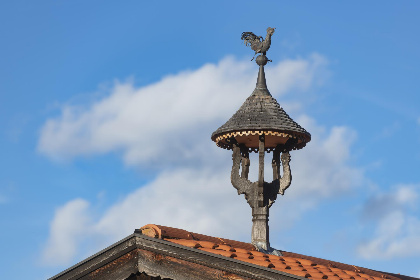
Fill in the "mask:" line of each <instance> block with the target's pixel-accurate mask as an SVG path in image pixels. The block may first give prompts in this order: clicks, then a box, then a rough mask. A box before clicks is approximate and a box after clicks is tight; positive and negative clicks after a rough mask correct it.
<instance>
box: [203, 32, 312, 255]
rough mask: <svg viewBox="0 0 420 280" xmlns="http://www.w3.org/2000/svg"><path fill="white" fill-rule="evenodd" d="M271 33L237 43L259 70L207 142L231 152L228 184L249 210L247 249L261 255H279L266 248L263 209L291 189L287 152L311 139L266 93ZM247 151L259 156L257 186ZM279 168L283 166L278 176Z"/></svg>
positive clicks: (266, 213)
mask: <svg viewBox="0 0 420 280" xmlns="http://www.w3.org/2000/svg"><path fill="white" fill-rule="evenodd" d="M274 30H275V29H274V28H270V27H269V28H267V36H266V38H265V39H264V40H263V39H262V37H261V36H256V35H255V34H254V33H252V32H243V33H242V37H241V39H242V40H244V42H245V44H246V45H247V46H250V47H251V48H252V50H254V51H255V55H257V54H259V55H258V56H257V58H256V63H257V64H258V65H259V72H258V78H257V84H256V87H255V89H254V91H253V92H252V94H251V95H250V96H249V97H248V98H247V99H246V100H245V102H244V103H243V104H242V106H241V107H240V108H239V110H238V111H237V112H236V113H235V114H234V115H233V116H232V117H231V118H230V119H229V120H228V121H227V122H226V123H225V124H224V125H222V126H221V127H219V128H218V129H217V130H216V131H215V132H213V134H212V136H211V139H212V140H213V141H214V142H216V144H217V146H219V147H221V148H224V149H228V150H233V156H232V159H233V166H232V173H231V182H232V185H233V186H234V187H235V188H236V189H237V190H238V194H245V198H246V200H247V202H248V204H249V205H250V206H251V208H252V217H253V218H252V221H253V226H252V235H251V239H252V244H254V246H256V247H257V248H258V249H259V250H261V251H265V252H271V253H279V252H278V251H275V250H274V251H273V249H272V248H271V247H270V242H269V230H268V216H269V208H270V207H271V206H272V204H273V203H274V201H275V200H276V198H277V194H281V195H283V194H284V191H285V190H286V189H287V188H288V187H289V186H290V184H291V181H292V175H291V171H290V165H289V162H290V154H289V152H290V151H291V150H299V149H301V148H303V147H305V145H306V143H307V142H309V141H310V140H311V135H310V134H309V133H308V132H307V131H306V130H305V129H304V128H303V127H301V126H300V125H299V124H298V123H296V122H295V121H294V120H293V119H292V118H290V117H289V115H288V114H287V113H286V112H285V111H284V109H283V108H282V107H281V106H280V105H279V103H278V102H277V101H276V99H274V98H273V97H272V96H271V94H270V92H269V91H268V89H267V84H266V79H265V73H264V66H265V65H266V64H267V63H268V62H269V61H270V60H268V58H267V56H266V52H267V50H268V49H269V48H270V45H271V35H272V34H273V33H274ZM254 57H255V56H254ZM253 59H254V58H253ZM253 59H252V60H253ZM250 152H257V153H258V154H259V160H258V164H259V167H258V181H257V182H251V181H249V180H248V174H249V166H250V159H249V153H250ZM266 152H267V153H270V152H272V153H273V160H272V169H273V180H272V182H271V183H267V182H265V181H264V157H265V153H266ZM281 165H283V172H282V173H283V174H282V175H281V174H280V166H281Z"/></svg>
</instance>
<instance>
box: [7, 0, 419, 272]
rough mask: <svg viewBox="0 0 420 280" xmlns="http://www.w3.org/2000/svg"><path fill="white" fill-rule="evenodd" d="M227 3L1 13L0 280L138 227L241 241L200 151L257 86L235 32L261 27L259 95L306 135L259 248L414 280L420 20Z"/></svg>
mask: <svg viewBox="0 0 420 280" xmlns="http://www.w3.org/2000/svg"><path fill="white" fill-rule="evenodd" d="M226 2H227V1H211V2H208V3H204V4H203V3H201V2H200V1H166V2H165V1H159V2H158V1H155V2H153V3H151V1H147V2H146V1H134V0H127V1H98V0H92V1H82V0H72V1H65V0H55V1H52V0H50V1H47V0H40V1H28V0H16V1H2V2H1V3H0V18H1V22H2V24H1V25H0V38H1V44H0V61H1V63H0V73H1V75H0V129H1V130H0V131H1V133H0V154H1V157H0V167H1V169H2V172H0V228H1V231H0V248H2V254H1V257H0V258H1V263H2V267H3V268H2V269H1V270H0V278H1V279H23V278H24V276H25V275H27V273H28V272H30V274H31V276H32V277H31V278H33V279H46V278H48V277H51V276H53V275H54V274H56V273H58V272H60V271H61V270H63V269H65V268H67V267H69V266H71V265H73V264H75V263H76V262H78V261H80V260H82V259H83V258H85V257H88V256H90V255H91V254H93V253H95V252H97V251H98V250H100V249H103V248H104V247H106V246H108V245H110V244H112V243H114V242H116V241H118V240H119V239H121V238H123V237H125V236H127V235H129V234H131V233H132V232H133V231H134V229H136V228H139V227H141V226H143V225H145V224H148V223H156V224H162V225H167V226H173V227H178V228H183V229H186V230H190V231H193V232H199V233H204V234H209V235H214V236H220V237H226V238H230V239H236V240H241V241H245V242H249V241H250V230H251V210H250V208H249V206H248V205H247V203H246V201H245V199H244V198H243V197H242V196H238V195H237V193H236V190H235V189H234V188H233V187H232V186H231V184H230V178H229V174H230V168H231V153H230V152H229V151H226V150H223V149H220V148H217V147H216V145H215V144H214V143H213V142H212V141H211V140H210V135H211V133H212V132H213V131H214V130H216V129H217V128H218V127H219V126H220V125H222V124H223V123H224V122H225V121H226V120H227V119H228V118H229V117H230V116H231V115H232V114H233V113H234V112H235V111H236V110H237V109H238V108H239V107H240V105H241V104H242V102H243V101H244V100H245V99H246V98H247V97H248V96H249V95H250V94H251V93H252V90H253V88H254V87H255V82H256V76H257V71H258V68H257V66H256V64H255V63H254V62H251V61H250V59H251V58H252V55H253V52H252V50H251V49H250V48H247V47H245V45H244V44H243V43H242V41H241V40H240V35H241V32H243V31H252V32H254V33H256V34H258V35H261V36H265V33H266V28H267V27H269V26H270V27H276V32H275V34H274V36H273V38H272V47H271V49H270V51H269V52H268V54H267V55H268V57H269V58H270V59H272V60H273V62H272V63H269V64H268V65H267V67H266V75H267V84H268V88H269V90H270V92H271V93H272V95H273V96H274V97H275V98H276V99H277V100H278V102H279V103H280V104H281V105H282V106H283V107H284V108H285V110H286V111H287V112H288V113H289V115H290V116H291V117H292V118H293V119H295V120H296V121H297V122H298V123H299V124H301V125H302V126H303V127H304V128H305V129H306V130H308V131H309V132H310V133H311V134H312V141H311V142H310V143H309V144H308V145H307V147H305V148H304V149H303V150H300V151H293V152H292V153H291V156H292V161H291V167H292V174H293V182H292V185H291V187H290V188H289V189H288V190H287V192H286V194H285V196H283V197H279V198H278V200H277V201H276V203H275V204H274V205H273V207H272V208H271V216H270V231H271V232H270V236H271V245H272V246H273V247H275V248H277V249H280V250H287V251H292V252H296V253H301V254H306V255H310V256H316V257H322V258H326V259H331V260H335V261H340V262H344V263H348V264H353V265H357V266H362V267H368V268H372V269H376V270H380V271H387V272H393V273H401V274H405V275H410V276H415V277H420V266H419V263H420V209H419V205H420V172H419V171H418V167H419V166H420V148H419V146H420V106H419V104H420V97H419V91H420V85H419V82H418V81H419V78H418V77H419V76H420V66H419V61H420V52H419V50H420V40H419V36H418V34H419V31H418V27H419V26H420V18H419V16H418V15H419V13H420V4H419V3H418V2H417V1H399V2H398V3H397V2H395V3H391V2H384V1H369V2H366V1H359V2H357V1H356V2H354V1H353V2H351V3H350V2H348V3H343V2H337V1H323V2H322V3H320V2H316V3H315V1H300V2H297V1H294V2H293V3H292V1H287V2H286V1H229V2H228V3H226ZM251 160H252V158H251ZM253 162H254V164H253V163H252V162H251V174H250V176H251V178H254V179H255V178H256V164H255V158H254V161H253ZM269 173H270V172H269V170H267V174H269ZM22 267H25V268H26V269H25V270H23V269H22Z"/></svg>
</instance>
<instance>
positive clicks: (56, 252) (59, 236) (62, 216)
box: [43, 199, 90, 265]
mask: <svg viewBox="0 0 420 280" xmlns="http://www.w3.org/2000/svg"><path fill="white" fill-rule="evenodd" d="M88 207H89V203H88V202H87V201H85V200H83V199H75V200H72V201H70V202H68V203H66V204H65V205H63V206H62V207H60V208H59V209H57V211H56V212H55V216H54V219H53V220H52V222H51V226H50V237H49V239H48V242H47V244H46V246H45V249H44V252H43V262H45V263H48V264H53V265H57V264H62V263H68V262H69V261H71V258H72V257H73V256H74V255H75V254H76V252H77V250H78V249H79V248H78V246H79V245H80V244H79V241H81V240H82V238H83V236H82V235H84V234H86V230H87V229H89V220H90V219H89V213H88V211H87V210H88Z"/></svg>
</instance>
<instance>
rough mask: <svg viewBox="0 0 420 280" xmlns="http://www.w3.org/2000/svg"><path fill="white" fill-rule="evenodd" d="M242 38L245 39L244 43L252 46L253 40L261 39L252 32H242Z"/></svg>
mask: <svg viewBox="0 0 420 280" xmlns="http://www.w3.org/2000/svg"><path fill="white" fill-rule="evenodd" d="M241 40H243V41H244V44H245V45H246V46H250V45H251V43H252V41H255V40H258V41H259V39H258V36H256V35H255V34H254V33H252V32H242V35H241Z"/></svg>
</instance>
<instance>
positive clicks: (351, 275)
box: [136, 224, 417, 280]
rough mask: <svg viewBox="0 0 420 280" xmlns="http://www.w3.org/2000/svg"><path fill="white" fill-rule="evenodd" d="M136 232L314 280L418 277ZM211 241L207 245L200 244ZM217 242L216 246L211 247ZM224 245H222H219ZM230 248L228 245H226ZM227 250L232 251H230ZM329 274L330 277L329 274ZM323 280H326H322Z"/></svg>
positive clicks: (161, 229)
mask: <svg viewBox="0 0 420 280" xmlns="http://www.w3.org/2000/svg"><path fill="white" fill-rule="evenodd" d="M136 232H141V233H142V234H144V235H146V236H149V237H153V238H158V239H164V240H166V241H168V242H173V243H177V244H179V245H182V246H186V247H190V248H195V249H197V250H202V251H206V252H210V253H214V254H218V255H222V256H227V257H229V258H235V259H237V260H240V261H245V262H248V263H253V264H256V265H262V266H265V267H268V268H272V269H275V270H281V271H283V272H287V273H289V274H294V275H298V276H303V277H306V278H311V279H314V280H322V279H329V280H353V279H354V280H381V279H390V280H415V279H417V278H414V277H408V276H404V275H398V277H397V275H396V274H394V273H387V272H380V271H376V270H372V269H369V268H364V267H360V266H356V265H350V264H345V263H340V262H337V261H331V260H326V259H322V258H317V257H312V256H307V255H303V254H299V253H293V252H287V251H281V252H282V254H283V255H282V256H274V255H268V254H264V253H262V252H259V251H257V250H256V249H255V247H254V246H253V245H252V244H251V243H246V242H241V241H235V240H230V239H224V238H220V237H213V236H209V235H204V234H199V233H193V232H189V231H187V230H184V229H179V228H173V227H167V226H160V225H155V224H148V225H145V226H143V227H141V228H140V229H139V230H137V231H136ZM200 242H207V243H200ZM211 243H213V245H211ZM218 245H222V246H218ZM223 245H227V246H223ZM226 248H232V249H233V250H232V249H230V250H229V252H227V251H226V250H227V249H226ZM327 274H328V275H327ZM340 275H341V276H340ZM343 275H344V276H346V277H347V278H346V279H342V277H343ZM319 277H322V278H319Z"/></svg>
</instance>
